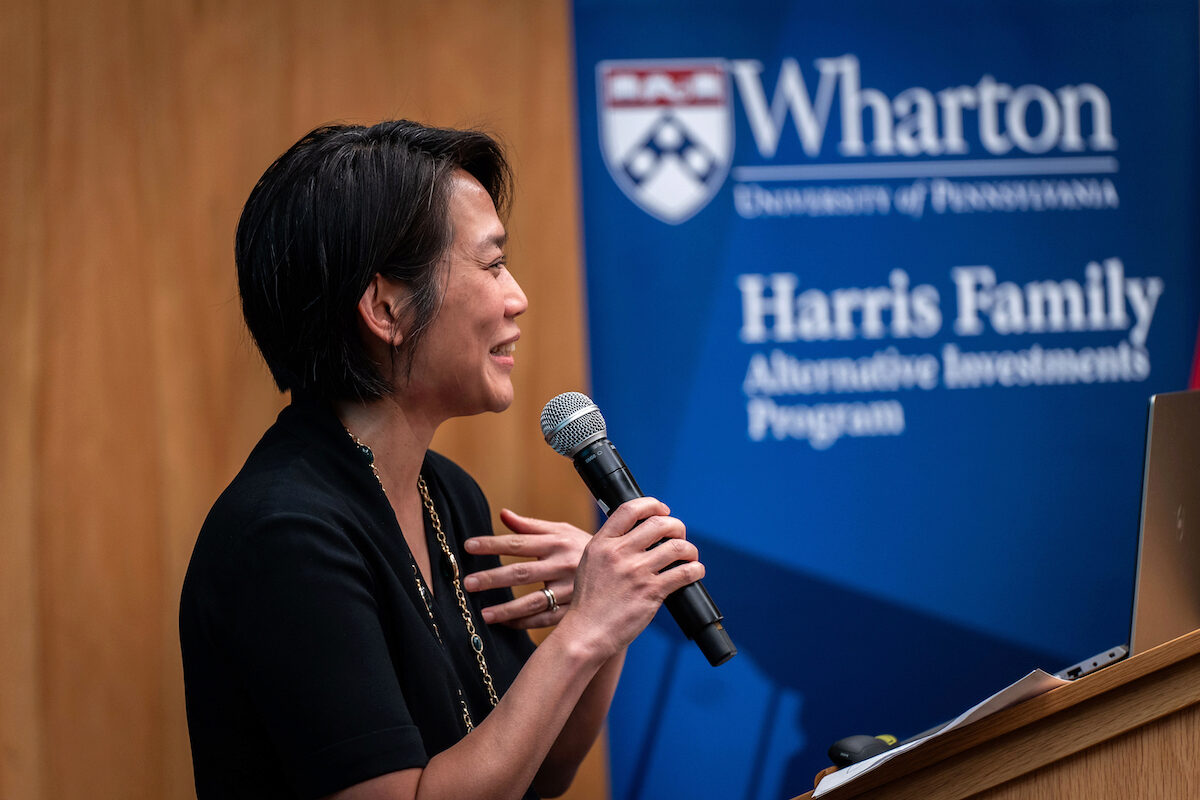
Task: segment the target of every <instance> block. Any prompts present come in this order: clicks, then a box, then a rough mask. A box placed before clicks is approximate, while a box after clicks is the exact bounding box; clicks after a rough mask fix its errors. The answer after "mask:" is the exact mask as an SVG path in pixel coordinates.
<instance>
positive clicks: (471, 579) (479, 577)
mask: <svg viewBox="0 0 1200 800" xmlns="http://www.w3.org/2000/svg"><path fill="white" fill-rule="evenodd" d="M569 573H570V568H569V567H568V566H563V565H560V564H555V563H554V562H553V561H518V562H516V563H513V564H505V565H503V566H500V567H492V568H491V569H484V570H480V571H479V572H472V573H471V574H469V575H467V576H466V577H465V578H463V588H464V589H466V590H467V591H468V592H482V591H484V590H486V589H503V588H506V587H512V586H524V585H525V584H528V583H538V582H545V581H553V580H558V579H559V578H563V577H566V576H567V575H568V574H569Z"/></svg>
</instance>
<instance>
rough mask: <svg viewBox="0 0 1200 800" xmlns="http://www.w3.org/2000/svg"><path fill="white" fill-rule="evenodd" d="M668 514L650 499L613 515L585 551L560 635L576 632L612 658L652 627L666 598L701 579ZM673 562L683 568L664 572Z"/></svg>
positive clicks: (682, 533) (680, 528)
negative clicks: (571, 631)
mask: <svg viewBox="0 0 1200 800" xmlns="http://www.w3.org/2000/svg"><path fill="white" fill-rule="evenodd" d="M670 513H671V512H670V509H669V508H667V506H666V505H665V504H663V503H662V502H661V501H659V500H656V499H655V498H653V497H641V498H638V499H636V500H630V501H629V502H627V503H624V504H622V505H621V506H620V507H619V508H617V510H616V511H614V512H613V513H612V515H611V516H610V517H609V518H608V520H607V521H606V522H605V523H604V525H603V527H601V528H600V530H599V531H597V532H596V535H595V536H593V537H592V540H591V541H590V542H588V545H587V547H586V548H585V549H584V551H583V557H582V558H581V559H580V562H579V569H578V571H577V572H576V574H575V593H574V596H573V599H572V601H571V609H570V611H569V612H568V614H567V615H566V616H565V617H564V618H563V620H562V622H560V623H559V626H558V627H559V629H560V630H563V629H564V628H566V629H567V630H575V631H577V633H578V634H579V635H581V636H582V637H584V638H585V640H587V641H590V642H592V643H593V644H594V645H595V646H596V647H598V648H600V651H601V654H602V655H603V656H606V657H607V656H611V655H615V654H616V653H618V652H620V651H621V650H622V649H624V648H625V647H627V646H628V645H629V643H630V642H632V641H633V640H634V639H635V638H636V637H637V635H638V634H639V633H641V632H642V630H643V629H645V627H646V626H647V625H649V624H650V620H652V619H653V618H654V614H655V613H656V612H657V611H658V608H659V606H661V605H662V602H663V600H664V599H665V598H666V597H667V595H669V594H670V593H671V592H674V591H675V590H676V589H679V588H682V587H683V586H686V585H687V584H689V583H693V582H695V581H698V580H700V579H701V578H703V577H704V565H703V564H701V563H700V561H699V552H698V551H697V550H696V546H695V545H693V544H692V543H691V542H689V541H687V538H686V533H687V531H686V529H685V528H684V525H683V523H682V522H680V521H679V520H678V519H675V518H674V517H672V516H669V515H670ZM639 523H640V524H639ZM634 526H636V527H634ZM660 541H661V542H662V543H661V544H657V546H656V543H658V542H660ZM676 562H683V563H681V564H679V565H678V566H675V567H672V568H671V569H667V567H668V566H670V565H671V564H674V563H676ZM664 570H665V571H664Z"/></svg>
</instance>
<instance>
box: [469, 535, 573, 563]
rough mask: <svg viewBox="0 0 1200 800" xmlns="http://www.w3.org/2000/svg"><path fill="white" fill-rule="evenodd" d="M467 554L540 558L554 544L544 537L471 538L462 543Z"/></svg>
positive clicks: (551, 548)
mask: <svg viewBox="0 0 1200 800" xmlns="http://www.w3.org/2000/svg"><path fill="white" fill-rule="evenodd" d="M463 547H465V548H466V550H467V552H468V553H471V554H472V555H477V556H518V557H526V558H541V557H542V556H544V555H546V554H547V553H549V552H551V551H552V550H553V547H554V542H552V541H549V540H548V539H547V538H546V537H544V536H530V535H526V534H520V533H502V534H497V535H495V536H472V537H471V538H470V539H467V540H466V541H465V542H463Z"/></svg>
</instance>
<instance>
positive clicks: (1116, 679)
mask: <svg viewBox="0 0 1200 800" xmlns="http://www.w3.org/2000/svg"><path fill="white" fill-rule="evenodd" d="M811 797H812V792H808V793H807V794H804V795H801V796H800V797H799V798H795V800H809V798H811ZM1103 797H1138V798H1150V799H1157V798H1163V799H1164V800H1175V799H1176V798H1179V799H1180V800H1182V799H1183V798H1195V797H1200V631H1193V632H1192V633H1189V634H1187V635H1185V636H1181V637H1180V638H1178V639H1176V640H1174V641H1172V642H1168V643H1166V644H1164V645H1161V646H1159V647H1156V648H1154V649H1153V650H1148V651H1146V652H1145V653H1141V654H1139V655H1136V656H1133V657H1131V658H1128V659H1126V660H1125V661H1121V662H1119V663H1117V664H1114V665H1112V666H1110V667H1106V668H1104V669H1102V670H1100V671H1098V672H1095V673H1093V674H1091V675H1086V676H1084V677H1083V678H1080V679H1079V680H1077V681H1075V682H1074V683H1070V684H1067V685H1065V686H1060V687H1058V688H1057V689H1053V690H1051V691H1049V692H1047V693H1045V694H1042V695H1039V696H1037V697H1034V698H1032V699H1030V700H1026V701H1025V702H1023V703H1020V704H1018V705H1016V706H1013V707H1011V708H1007V709H1005V710H1003V711H999V712H997V713H995V714H993V715H991V716H989V717H987V718H985V719H982V720H979V721H978V722H974V723H971V724H969V725H966V726H964V727H962V728H959V729H956V730H953V731H950V732H948V733H945V734H943V735H942V736H939V737H937V738H936V739H933V740H931V741H929V742H926V743H924V744H922V745H920V746H918V747H915V748H913V749H912V750H909V751H908V752H905V753H900V754H899V755H897V756H895V757H894V758H892V759H891V760H889V761H887V762H886V763H884V764H882V765H881V766H879V767H877V768H876V769H874V770H872V771H870V772H867V773H865V774H863V775H860V776H859V777H857V778H855V779H854V780H853V781H851V782H849V783H847V784H844V785H842V786H840V787H838V788H836V789H834V790H833V791H830V792H828V793H826V794H824V795H822V796H821V798H820V800H826V799H828V800H848V798H858V799H859V800H883V798H886V800H909V799H911V800H961V799H962V798H976V799H977V800H1018V798H1019V799H1020V800H1074V799H1075V798H1087V800H1093V799H1094V798H1103Z"/></svg>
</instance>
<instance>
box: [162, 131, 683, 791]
mask: <svg viewBox="0 0 1200 800" xmlns="http://www.w3.org/2000/svg"><path fill="white" fill-rule="evenodd" d="M508 196H509V177H508V167H507V164H506V162H505V160H504V157H503V154H502V153H501V151H500V149H499V147H498V146H497V144H496V143H495V142H494V141H493V140H492V139H490V138H489V137H487V136H485V135H483V134H480V133H476V132H468V131H452V130H439V129H433V128H427V127H424V126H421V125H418V124H415V123H412V122H403V121H401V122H385V123H381V124H379V125H376V126H374V127H371V128H362V127H342V126H337V127H325V128H320V129H317V130H315V131H313V132H312V133H310V134H308V135H307V136H305V137H304V138H303V139H301V140H300V141H299V142H297V143H296V144H295V145H294V146H293V147H292V148H291V149H289V150H288V151H287V152H286V153H285V154H284V155H282V156H281V157H280V158H279V159H278V160H277V161H276V162H275V163H274V164H272V165H271V167H270V168H268V170H267V171H266V173H265V174H264V175H263V177H262V178H261V179H260V180H259V182H258V184H257V185H256V186H255V187H254V190H253V191H252V192H251V195H250V198H249V200H248V201H247V203H246V207H245V209H244V210H243V213H242V217H241V221H240V222H239V225H238V232H237V245H236V260H237V266H238V278H239V285H240V289H241V295H242V304H243V311H244V314H245V317H246V322H247V325H248V327H249V329H250V332H251V334H252V335H253V336H254V339H255V342H256V343H257V344H258V346H259V349H260V350H261V351H262V354H263V356H264V358H265V360H266V362H267V365H268V366H269V368H270V370H271V373H272V375H273V377H274V378H275V380H276V382H277V383H278V385H279V387H280V389H281V390H290V391H291V394H292V402H291V404H290V405H289V406H288V407H287V408H286V409H284V411H283V412H281V414H280V415H279V419H278V420H277V421H276V423H275V424H274V425H273V426H272V427H271V428H270V429H269V430H268V431H267V433H266V434H265V435H264V436H263V438H262V440H261V441H260V442H259V444H258V445H257V446H256V447H255V449H254V451H253V452H252V453H251V454H250V456H249V458H248V460H247V462H246V465H245V466H244V467H243V469H242V470H241V472H240V473H239V474H238V476H237V478H235V480H234V481H233V483H232V484H231V485H230V486H229V488H228V489H226V491H225V492H224V493H223V494H222V495H221V497H220V499H218V501H217V503H216V504H215V505H214V507H213V509H212V511H211V512H210V514H209V516H208V518H207V519H206V521H205V523H204V526H203V528H202V530H201V532H200V536H199V538H198V540H197V542H196V547H195V552H194V553H193V556H192V561H191V564H190V566H189V569H188V575H187V578H186V580H185V582H184V588H183V596H182V601H181V609H180V637H181V642H182V648H183V660H184V678H185V685H186V694H187V705H188V725H189V730H190V734H191V739H192V754H193V764H194V767H195V776H196V787H197V794H198V795H199V797H200V798H201V800H203V799H204V798H208V797H222V798H229V797H255V798H263V797H314V798H315V797H324V796H331V797H337V798H347V799H351V798H398V799H403V800H407V799H408V798H456V799H461V798H488V799H489V800H496V798H520V797H536V796H538V795H554V794H558V793H561V792H562V791H563V790H565V788H566V787H567V785H568V784H569V783H570V780H571V778H572V776H573V775H574V772H575V770H576V768H577V767H578V764H579V762H580V760H581V759H582V757H583V755H584V754H585V753H586V751H587V750H588V748H589V747H590V746H591V744H592V742H593V741H594V739H595V737H596V734H597V732H598V730H599V727H600V724H601V722H602V721H603V719H604V716H605V714H606V713H607V710H608V706H609V703H610V701H611V698H612V694H613V691H614V689H615V687H616V683H617V678H618V676H619V674H620V671H621V664H622V661H623V658H624V651H625V647H626V646H627V645H628V644H629V643H630V642H631V641H632V640H633V639H634V637H636V636H637V635H638V633H640V632H641V630H642V629H643V628H644V627H645V626H646V625H647V624H648V623H649V621H650V619H651V618H652V617H653V615H654V613H655V611H656V610H657V609H658V607H659V605H660V603H661V602H662V599H663V598H664V597H666V595H667V594H669V593H670V592H672V591H674V590H675V589H677V588H679V587H681V586H683V585H685V584H687V583H690V582H692V581H695V580H698V579H699V578H701V577H702V576H703V571H704V568H703V566H702V565H701V564H700V563H699V561H698V560H697V553H696V550H695V547H694V546H692V545H691V544H690V543H689V542H687V541H686V539H685V537H684V527H683V525H682V524H681V523H680V522H679V521H678V520H675V519H673V518H671V517H669V516H667V515H668V513H669V512H668V509H667V508H666V507H665V506H664V505H663V504H662V503H660V502H658V501H657V500H654V499H651V498H643V499H641V500H637V501H634V502H631V503H627V504H626V505H624V506H622V507H621V508H620V509H618V510H617V511H616V512H614V513H613V515H612V516H611V517H610V518H609V520H608V521H607V522H606V523H605V524H604V526H603V527H602V528H601V529H600V530H599V532H597V534H596V535H595V536H594V537H590V538H589V537H588V536H587V535H586V534H585V533H583V532H582V531H579V530H578V529H576V528H573V527H572V526H569V525H566V524H564V523H550V522H545V521H542V520H536V519H530V518H525V517H521V516H518V515H516V514H513V513H511V512H508V511H505V512H504V513H503V515H502V520H503V521H504V523H505V524H506V525H507V526H508V527H509V528H510V529H512V530H513V531H514V534H513V535H509V536H494V537H493V536H490V535H488V534H490V533H491V531H490V515H489V512H488V508H487V504H486V501H485V500H484V498H483V495H482V493H481V492H480V490H479V488H478V487H477V486H476V485H475V483H474V481H472V480H471V478H470V477H469V476H468V475H467V474H466V473H465V472H463V471H462V470H461V469H460V468H458V467H457V466H456V465H454V464H453V463H452V462H450V461H449V460H448V459H446V458H444V457H442V456H440V455H438V454H436V453H433V452H431V451H429V449H428V448H429V443H430V441H431V440H432V437H433V434H434V432H435V431H436V429H437V427H438V425H440V424H441V423H442V422H443V421H445V420H446V419H449V418H451V417H455V416H463V415H470V414H478V413H481V412H485V411H497V412H498V411H502V410H504V409H505V408H507V407H508V405H509V404H510V403H511V402H512V392H513V389H512V383H511V380H510V374H511V372H512V369H513V367H514V349H515V344H516V341H517V338H518V337H519V330H518V327H517V323H516V318H517V317H518V316H519V315H520V314H522V313H523V312H524V311H525V308H526V299H525V295H524V294H523V293H522V291H521V288H520V286H518V284H517V282H516V280H515V279H514V278H513V277H512V275H511V274H510V273H509V272H508V270H507V268H506V265H505V259H504V244H505V237H506V234H505V230H504V226H503V224H502V222H501V219H500V215H501V214H503V213H504V212H505V210H506V204H507V200H508ZM639 522H640V523H641V524H638V523H639ZM635 525H637V527H636V528H635V527H634V526H635ZM662 538H666V539H668V540H669V541H668V542H667V544H666V545H664V546H662V547H658V548H654V549H649V550H648V549H647V548H649V547H650V545H652V544H653V543H654V542H656V541H658V540H659V539H662ZM518 550H519V551H520V552H521V553H522V554H525V555H533V556H536V557H537V559H538V560H537V561H535V562H533V563H532V564H531V565H529V566H528V567H527V568H525V570H524V572H525V573H526V575H525V581H518V579H517V573H518V570H517V569H515V568H514V567H501V566H499V560H498V559H497V555H498V554H504V553H511V552H516V551H518ZM675 561H683V562H685V563H684V564H683V565H682V566H679V567H677V568H675V569H670V570H666V571H665V572H661V571H662V570H663V569H664V568H665V567H667V566H668V565H669V564H671V563H672V562H675ZM660 572H661V574H660ZM531 581H536V582H539V584H540V583H541V582H543V581H544V582H545V588H544V589H543V590H542V591H534V592H531V593H529V594H528V595H525V596H524V597H521V598H519V599H514V598H513V595H512V592H511V587H512V586H513V585H515V584H516V583H518V582H531ZM501 623H503V624H501ZM555 623H556V624H557V627H556V628H555V630H554V631H553V632H552V633H551V634H550V635H549V636H548V637H547V638H546V639H545V640H544V641H543V643H542V644H541V645H540V646H539V647H538V648H537V649H536V650H534V648H533V645H532V643H531V642H530V640H529V638H528V636H527V635H526V634H525V633H524V631H523V630H522V629H524V628H529V627H537V626H544V625H549V624H555ZM468 734H469V735H468Z"/></svg>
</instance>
